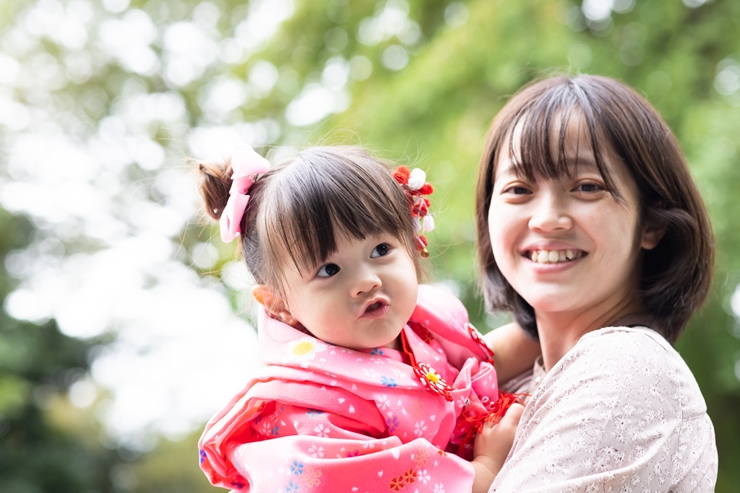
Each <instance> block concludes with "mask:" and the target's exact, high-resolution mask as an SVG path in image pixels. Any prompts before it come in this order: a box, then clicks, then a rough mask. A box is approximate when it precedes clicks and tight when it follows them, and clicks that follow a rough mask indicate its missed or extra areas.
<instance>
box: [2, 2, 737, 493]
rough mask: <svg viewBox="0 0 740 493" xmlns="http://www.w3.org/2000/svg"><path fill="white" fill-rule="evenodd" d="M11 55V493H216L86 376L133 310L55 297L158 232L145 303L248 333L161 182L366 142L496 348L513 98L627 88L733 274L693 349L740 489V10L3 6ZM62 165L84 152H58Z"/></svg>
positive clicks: (521, 5)
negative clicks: (496, 123) (424, 184)
mask: <svg viewBox="0 0 740 493" xmlns="http://www.w3.org/2000/svg"><path fill="white" fill-rule="evenodd" d="M0 36H1V39H2V41H1V43H2V44H1V45H0V49H1V51H0V136H2V139H3V145H2V147H0V159H1V161H0V166H1V167H0V205H1V206H2V208H3V209H2V210H0V256H1V257H2V260H3V262H1V263H0V300H2V302H3V307H4V310H3V311H2V312H0V324H1V325H0V491H3V492H4V493H31V492H33V493H35V492H75V493H77V492H109V491H111V492H112V491H115V492H149V491H152V492H153V491H158V492H166V491H173V492H174V491H178V492H187V491H192V492H198V491H213V489H212V488H211V487H210V486H208V485H207V482H206V481H205V479H204V478H203V476H202V475H201V473H200V472H199V470H198V468H197V459H196V457H197V453H196V447H195V442H196V440H197V436H198V434H199V430H198V429H199V428H200V427H202V424H203V423H202V419H203V418H202V417H201V418H200V421H198V420H196V422H195V423H193V422H188V423H189V424H188V425H187V426H180V427H179V428H177V429H176V430H175V431H172V430H171V429H169V430H168V429H166V427H164V428H162V429H165V431H164V432H163V431H161V429H160V428H157V427H156V426H154V427H148V428H146V430H145V433H144V435H145V436H147V437H149V438H148V439H146V440H138V441H135V440H127V439H126V438H127V436H128V435H129V434H130V433H121V432H120V431H119V432H118V433H117V434H116V432H115V431H112V430H113V428H112V425H111V419H112V418H111V417H110V414H106V412H105V410H106V409H108V408H109V407H110V406H111V404H110V403H111V402H113V401H111V399H112V396H114V395H116V388H114V387H115V385H108V386H106V382H107V380H106V377H105V376H106V375H109V373H106V372H104V371H102V370H101V371H99V372H96V371H91V368H92V369H94V368H95V365H96V364H98V365H99V363H100V361H102V359H103V358H104V356H105V355H106V354H108V353H106V352H105V351H106V348H112V347H117V346H116V344H119V345H120V343H121V340H123V339H126V337H128V336H126V337H124V336H123V335H122V334H128V333H127V332H126V331H125V329H126V328H127V327H129V326H132V325H136V323H138V322H137V320H139V319H137V318H135V317H134V318H131V317H133V316H132V315H130V314H125V315H124V314H119V315H116V317H112V316H108V317H107V318H106V317H103V318H102V319H101V321H98V322H96V323H97V325H96V326H95V327H94V328H92V329H90V326H89V320H86V318H85V317H86V314H87V313H88V311H89V312H90V313H91V314H92V313H95V307H96V306H97V307H98V308H100V307H102V308H100V309H101V310H104V311H105V310H107V312H110V311H116V310H119V308H116V309H115V310H113V309H112V308H109V307H112V306H114V305H111V304H106V303H113V302H112V301H111V300H109V299H104V300H103V301H100V300H97V301H92V300H90V301H89V303H87V304H85V303H84V301H85V298H84V297H83V298H82V301H83V302H82V303H81V304H80V303H79V301H80V300H79V299H76V300H77V302H78V304H76V305H75V304H74V303H72V302H71V301H70V299H69V298H65V297H64V296H63V295H64V294H65V292H66V291H67V290H66V289H65V288H64V286H66V284H64V283H63V282H62V283H61V284H60V282H61V281H59V278H55V279H56V280H57V281H58V282H57V284H53V285H52V286H51V287H48V286H46V284H44V283H42V282H41V281H39V279H46V278H44V277H43V276H44V273H45V272H48V271H49V269H57V270H58V271H59V272H62V271H64V272H66V274H65V275H66V276H67V278H69V279H73V280H74V279H76V276H78V277H79V276H81V274H80V273H81V272H83V271H84V267H85V264H86V263H87V262H89V261H92V260H95V259H97V258H98V257H96V256H95V255H97V254H101V253H104V252H109V251H113V250H114V248H115V247H116V245H119V244H123V243H122V242H125V241H127V240H128V239H131V238H140V237H143V236H142V235H143V233H142V232H149V233H151V231H156V232H157V234H159V236H160V237H162V238H165V239H167V241H168V242H169V244H170V246H171V248H170V249H169V250H167V249H165V250H164V251H165V255H164V257H166V258H164V259H162V258H160V259H159V260H157V261H156V262H154V261H153V263H149V264H146V263H145V264H142V265H139V266H138V267H140V268H141V269H143V270H142V272H143V274H144V275H143V277H142V279H141V280H139V281H137V283H138V284H136V285H137V286H138V288H137V289H140V290H141V293H143V296H144V297H146V296H154V295H155V294H157V293H159V292H160V291H157V289H158V287H160V288H162V289H164V288H163V286H165V287H166V286H168V284H167V282H166V280H167V279H170V278H167V277H166V276H164V275H160V274H151V272H155V271H156V272H159V270H157V269H160V267H161V265H167V266H169V267H168V269H169V270H168V272H170V271H173V269H174V270H176V271H177V272H180V271H179V270H177V269H175V268H174V267H173V266H172V264H171V263H172V262H173V261H174V262H176V263H177V265H178V266H179V267H180V268H181V269H184V270H185V271H187V272H190V273H197V275H190V276H189V275H188V274H187V273H185V274H182V273H180V274H177V275H178V276H180V277H177V276H175V279H176V281H177V282H176V284H183V283H191V284H193V285H194V286H195V285H197V286H199V288H198V289H201V288H202V290H206V291H208V290H210V291H213V292H216V293H219V294H220V295H221V296H223V297H225V299H227V300H229V302H230V305H231V307H232V310H233V311H235V312H237V313H238V316H240V317H242V318H244V316H245V315H246V313H247V312H248V309H249V306H248V303H247V302H246V299H247V295H246V285H247V284H248V281H247V282H241V283H240V282H235V281H233V278H234V274H233V272H232V273H231V274H229V271H234V270H235V269H237V270H238V267H235V265H237V264H235V262H234V254H233V250H232V248H231V247H230V246H225V245H223V244H221V242H220V240H218V239H217V235H215V230H214V229H213V228H212V227H211V226H203V225H202V223H199V222H197V220H195V219H193V218H194V215H195V211H196V209H195V207H194V206H193V205H192V204H194V203H195V197H194V194H193V191H192V187H188V186H185V187H184V188H182V187H181V188H176V187H172V186H170V185H169V184H170V183H171V181H173V180H180V181H181V182H182V180H183V179H185V181H186V182H187V180H190V178H189V177H188V175H187V169H186V167H185V166H182V164H181V163H182V160H183V158H184V157H186V156H195V157H198V158H213V157H214V156H215V157H218V156H223V155H225V154H227V153H228V152H229V151H230V149H231V147H229V146H233V144H235V143H236V142H237V141H246V142H248V143H250V144H252V145H254V146H255V147H257V149H258V150H260V151H262V152H263V153H264V154H266V155H268V157H270V159H272V160H273V161H279V160H281V159H284V158H285V156H288V155H290V154H291V153H292V152H294V151H295V149H296V148H300V147H302V146H305V145H307V144H317V143H331V144H334V143H337V144H362V145H365V146H367V147H369V148H370V149H372V150H373V151H374V152H377V153H378V154H379V155H380V156H382V157H383V158H386V159H389V160H392V161H395V162H398V163H401V164H410V165H413V166H417V167H422V168H424V169H426V170H427V171H428V175H429V179H430V181H431V182H432V183H433V184H434V185H435V195H434V197H433V198H434V209H435V214H436V224H437V229H436V230H435V232H434V234H433V235H432V237H431V250H432V252H433V258H432V259H431V265H430V269H429V271H430V272H429V278H430V280H431V281H435V282H444V283H446V284H447V285H448V286H450V287H451V288H452V289H454V290H456V291H457V292H458V294H459V295H460V296H461V298H462V299H463V300H464V301H465V303H466V305H467V307H468V308H469V310H470V313H471V317H472V319H473V321H474V322H475V323H476V325H477V326H478V327H479V328H481V329H482V330H484V331H485V330H489V329H490V328H493V327H495V326H496V325H497V324H498V323H500V322H501V321H502V320H504V318H502V317H501V316H488V315H486V314H484V313H483V311H482V308H481V306H482V303H481V301H480V298H479V297H478V296H477V294H476V287H475V286H476V285H475V277H476V268H475V265H474V245H473V240H474V222H473V218H474V216H473V197H474V183H475V177H476V172H477V166H478V160H479V158H480V153H481V150H482V147H483V141H484V136H485V133H486V130H487V127H488V125H489V124H490V121H491V119H492V118H493V116H494V115H495V114H496V112H497V111H498V110H499V109H500V108H501V107H502V106H503V104H504V103H505V102H506V100H507V97H508V96H509V95H511V94H512V93H514V92H515V91H516V90H517V89H518V88H519V87H521V86H522V85H523V84H525V83H527V82H528V81H530V80H532V79H533V78H536V77H540V76H543V75H546V74H549V73H552V72H567V73H580V72H583V73H591V74H600V75H607V76H611V77H614V78H617V79H619V80H622V81H624V82H626V83H627V84H629V85H631V86H633V87H635V88H636V89H637V90H638V91H639V92H641V93H642V94H644V95H645V96H646V97H647V99H648V100H649V101H650V102H651V103H652V104H653V105H654V106H655V107H656V108H657V109H658V110H659V111H660V113H661V114H662V115H663V117H664V118H665V119H666V121H667V122H668V124H669V125H670V126H671V128H672V129H673V130H674V131H675V133H676V135H677V137H678V139H679V141H680V142H681V145H682V147H683V149H684V151H685V153H686V156H687V158H688V161H689V163H690V166H691V170H692V173H693V175H694V177H695V178H696V180H697V182H698V184H699V187H700V189H701V191H702V193H703V196H704V198H705V200H706V203H707V206H708V207H709V210H710V213H711V216H712V219H713V224H714V228H715V232H716V236H717V244H718V248H719V257H718V262H717V270H716V278H715V282H714V289H713V292H712V295H711V297H710V299H709V301H708V303H707V304H706V307H705V308H704V309H703V310H702V311H701V312H699V313H698V314H697V315H696V316H695V317H694V318H693V320H692V321H691V323H690V326H689V328H688V329H687V331H686V333H685V335H684V336H683V337H682V338H681V339H680V341H679V342H678V344H677V348H678V350H679V351H680V352H681V354H682V355H683V357H684V358H685V360H686V362H687V363H688V365H689V366H690V367H691V369H692V371H693V372H694V374H695V375H696V378H697V380H698V382H699V385H700V387H701V389H702V392H703V393H704V396H705V397H706V400H707V405H708V408H709V414H710V416H711V417H712V420H713V422H714V425H715V429H716V433H717V444H718V448H719V454H720V472H719V480H718V484H717V491H718V492H732V491H740V469H739V468H737V464H740V413H738V411H737V410H738V409H739V408H740V324H739V323H738V316H740V294H738V290H737V287H738V284H739V283H740V235H739V234H738V231H740V200H738V197H737V193H738V192H737V191H738V190H740V153H739V152H738V146H740V3H739V2H737V1H732V0H708V1H707V0H683V2H682V1H678V0H675V1H670V2H668V1H665V0H585V1H583V3H579V2H570V1H562V0H558V1H545V0H541V1H537V0H517V1H503V0H470V1H466V2H458V1H454V2H448V1H445V0H429V1H420V0H380V1H378V0H357V1H355V0H352V1H349V0H310V1H309V0H253V1H251V2H237V1H233V0H209V1H196V0H173V1H165V0H148V1H143V0H131V1H129V0H102V1H101V2H97V1H96V2H93V1H90V0H34V1H28V0H4V1H3V2H1V3H0ZM39 135H45V136H46V138H50V139H51V140H46V141H44V140H38V139H35V137H34V136H36V137H37V136H39ZM49 136H52V137H49ZM65 146H66V147H65ZM69 146H72V148H74V149H77V150H78V151H79V150H80V149H83V152H82V153H81V154H80V153H79V152H76V151H75V152H71V153H70V152H68V153H67V154H68V155H64V152H62V151H64V150H65V149H67V150H68V148H69ZM60 149H61V151H60ZM58 151H59V152H58ZM42 161H43V162H44V163H46V164H45V165H43V166H42V165H41V164H39V162H42ZM101 163H102V164H101ZM81 167H83V168H84V171H79V169H81ZM49 176H51V179H49ZM163 176H164V177H166V179H165V180H162V179H161V177H163ZM70 177H72V178H74V180H77V181H75V182H73V181H71V180H72V178H70ZM183 177H185V178H183ZM72 183H76V184H77V185H75V186H78V185H79V184H80V183H83V184H85V185H86V186H90V187H92V188H93V189H94V190H95V191H96V193H97V192H101V193H99V195H95V196H94V197H93V196H92V195H90V193H92V192H90V193H88V192H89V190H88V189H87V188H84V187H83V188H74V186H72V185H70V184H72ZM70 186H71V187H72V188H71V189H70V188H69V187H70ZM183 190H185V191H184V192H183ZM65 192H66V193H67V195H65V194H64V193H65ZM86 194H87V195H86ZM88 196H90V197H92V198H90V197H88ZM40 197H41V198H40ZM183 197H185V198H184V199H183ZM86 198H87V199H89V200H88V201H87V202H86V201H85V200H87V199H86ZM44 201H46V202H44ZM90 210H94V212H95V214H92V213H90ZM103 213H104V214H103ZM101 214H103V215H102V216H101ZM147 221H149V222H147ZM152 221H155V222H157V225H156V227H154V226H152V224H151V222H152ZM145 222H146V224H144V223H145ZM111 230H115V231H114V232H110V231H111ZM149 233H147V234H149ZM150 236H151V235H150ZM155 243H156V242H155ZM137 255H140V256H143V255H144V254H143V253H142V254H137ZM75 259H76V260H75ZM80 259H82V260H83V261H82V263H80ZM110 261H114V260H110ZM110 261H109V262H110ZM74 262H77V263H74ZM157 262H159V263H157ZM167 262H170V263H169V264H168V263H167ZM137 265H138V264H137ZM147 269H149V270H148V271H147ZM86 275H87V274H86ZM229 276H231V277H229ZM237 277H238V276H237ZM221 278H223V279H224V281H225V284H222V283H221V281H220V279H221ZM85 279H88V278H87V277H85ZM229 279H232V282H230V281H229ZM88 280H89V279H88ZM170 281H171V279H170ZM94 282H107V283H108V284H113V285H115V284H116V282H118V281H117V280H116V279H112V278H110V277H107V278H105V277H104V279H103V280H102V281H101V280H97V281H90V283H93V284H92V288H90V289H91V291H82V293H83V294H84V293H86V292H87V293H91V292H98V291H103V292H108V290H109V288H108V287H103V285H99V286H97V287H96V285H95V284H94ZM47 284H48V283H47ZM172 284H174V282H173V283H172ZM42 285H43V286H42ZM121 285H122V286H123V283H122V284H121ZM169 285H171V284H169ZM44 286H45V287H44ZM89 287H90V286H89V285H88V288H89ZM121 289H123V287H121ZM199 293H201V291H199ZM44 296H46V298H44ZM111 296H113V297H115V294H112V295H111ZM122 298H125V297H123V296H122ZM143 299H144V298H135V300H139V301H141V300H143ZM196 300H197V298H196ZM73 301H74V300H73ZM124 301H126V302H127V303H130V302H131V298H125V299H124ZM180 302H181V303H183V304H185V303H186V301H185V300H182V299H181V300H180ZM193 304H194V305H196V306H197V303H193ZM173 306H174V308H173V309H175V310H176V309H178V308H177V304H175V305H173ZM70 307H71V308H70ZM133 307H134V304H133V303H131V304H129V305H127V306H126V308H125V309H122V311H123V312H127V311H130V310H132V309H133ZM170 308H172V307H170ZM157 309H158V308H157V306H155V307H154V308H152V310H154V311H157ZM159 309H160V310H164V308H162V307H159ZM70 310H71V312H70ZM183 310H184V308H183ZM70 313H71V314H70ZM116 313H118V311H116ZM73 315H76V318H75V316H73ZM90 316H92V315H90ZM137 316H138V315H137ZM141 316H142V317H143V315H141ZM127 317H129V318H127ZM204 319H205V320H208V319H209V314H208V313H206V314H205V315H204ZM96 320H97V319H96ZM217 322H218V321H214V322H213V324H214V325H218V323H217ZM86 324H87V325H86ZM86 328H87V329H86ZM204 330H205V327H204ZM243 330H248V329H245V328H243ZM204 334H205V336H204V337H208V332H205V333H204ZM150 345H151V344H150ZM147 347H149V346H147ZM139 352H146V351H145V350H143V349H141V348H139ZM192 363H193V364H195V362H192ZM224 364H226V363H224ZM99 366H100V365H99ZM176 370H177V368H175V369H174V370H172V371H176ZM132 371H133V370H132V368H130V367H129V368H114V370H113V373H120V374H123V373H127V372H132ZM216 371H220V372H221V373H222V374H223V373H227V372H232V373H233V370H232V369H230V367H228V366H224V367H223V368H221V367H218V368H216ZM101 375H102V376H101ZM139 378H140V383H142V384H143V380H146V379H147V376H146V372H145V373H144V376H143V378H141V377H139ZM247 378H248V375H247V374H244V375H237V376H236V379H237V380H238V381H246V379H247ZM234 390H236V389H234ZM192 392H193V391H191V393H192ZM121 395H123V394H121ZM203 399H204V400H205V399H206V397H203ZM129 404H133V406H136V407H140V408H146V407H147V406H149V405H150V404H151V402H150V401H147V400H142V401H141V402H133V403H131V402H130V403H129ZM221 404H222V403H221V402H211V403H208V406H207V407H209V408H210V410H215V409H217V408H218V407H219V406H220V405H221ZM106 406H108V407H106ZM113 421H115V420H113ZM164 421H167V419H165V420H164ZM159 435H166V436H165V437H163V438H157V437H158V436H159ZM137 436H138V435H137ZM152 437H154V438H152ZM733 465H734V466H733Z"/></svg>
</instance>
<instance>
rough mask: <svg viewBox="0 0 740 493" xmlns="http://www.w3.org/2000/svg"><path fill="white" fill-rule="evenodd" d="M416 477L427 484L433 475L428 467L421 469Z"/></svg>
mask: <svg viewBox="0 0 740 493" xmlns="http://www.w3.org/2000/svg"><path fill="white" fill-rule="evenodd" d="M416 479H418V480H419V481H421V482H422V483H423V484H427V483H428V482H429V480H430V479H432V477H431V476H430V475H429V473H428V472H427V470H426V469H423V470H422V469H419V474H417V476H416Z"/></svg>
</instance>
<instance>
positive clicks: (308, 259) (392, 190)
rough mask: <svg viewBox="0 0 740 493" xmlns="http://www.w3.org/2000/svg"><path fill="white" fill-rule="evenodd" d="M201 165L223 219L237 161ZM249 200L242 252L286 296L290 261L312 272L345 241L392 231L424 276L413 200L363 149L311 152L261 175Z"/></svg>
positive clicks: (208, 201) (210, 203) (260, 277)
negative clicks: (411, 203)
mask: <svg viewBox="0 0 740 493" xmlns="http://www.w3.org/2000/svg"><path fill="white" fill-rule="evenodd" d="M197 165H198V171H199V173H200V176H201V180H200V191H201V195H202V196H203V199H204V202H205V205H206V211H207V212H208V214H209V215H211V216H212V217H213V218H214V219H219V218H220V217H221V213H222V211H223V209H224V207H225V206H226V202H227V200H228V198H229V189H230V187H231V175H232V170H231V163H230V161H229V160H227V161H225V162H223V163H205V162H199V163H197ZM249 196H250V198H249V202H248V203H247V208H246V210H245V212H244V217H243V218H242V222H241V224H240V230H241V231H243V232H244V233H243V234H241V235H240V236H239V239H240V241H241V250H242V254H243V256H244V259H245V261H246V263H247V267H248V269H249V271H250V272H251V273H252V275H253V276H254V278H255V281H256V282H257V283H259V284H265V285H267V286H269V287H270V288H272V289H275V290H277V292H278V293H280V294H284V283H283V281H284V278H283V276H282V273H284V272H285V267H286V262H291V261H292V262H293V264H294V265H295V266H296V268H297V269H298V270H299V272H301V273H305V272H308V271H310V270H312V269H314V268H315V267H317V266H318V265H319V264H321V263H322V262H323V261H325V260H326V259H327V258H328V257H329V256H330V255H331V254H332V253H334V252H335V251H336V249H337V242H338V240H339V239H340V237H341V236H342V235H343V236H345V237H347V238H350V239H364V238H366V237H368V236H374V235H379V234H382V233H390V234H392V235H393V236H395V237H396V238H398V239H399V240H400V241H401V243H402V244H403V246H404V247H405V248H406V250H407V251H408V252H409V255H410V256H411V258H412V259H413V260H414V263H415V265H416V267H417V272H419V265H418V257H419V256H418V252H417V251H416V247H415V230H416V227H415V225H414V221H413V219H412V217H411V210H410V208H409V202H408V198H407V197H406V194H405V193H404V192H403V190H402V188H401V187H400V186H399V185H398V183H397V182H396V180H395V179H394V178H393V175H392V172H391V170H390V169H389V167H388V166H387V165H386V164H384V163H382V162H381V161H379V160H378V159H376V158H374V157H372V156H370V155H369V154H368V153H367V152H366V151H365V150H364V149H362V148H359V147H352V146H337V147H312V148H309V149H305V150H303V151H302V152H300V153H299V155H298V157H296V158H295V159H292V160H290V161H287V162H285V163H282V164H280V165H278V166H276V167H274V168H272V169H271V170H270V171H268V172H267V173H264V174H262V175H260V176H259V177H258V178H257V179H256V180H255V182H254V183H253V184H252V186H251V187H250V189H249Z"/></svg>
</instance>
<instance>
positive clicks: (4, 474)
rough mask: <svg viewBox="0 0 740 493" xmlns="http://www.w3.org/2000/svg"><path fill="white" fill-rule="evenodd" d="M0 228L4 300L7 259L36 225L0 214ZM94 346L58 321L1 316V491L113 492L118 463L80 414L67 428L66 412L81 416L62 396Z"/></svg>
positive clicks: (81, 373) (81, 372)
mask: <svg viewBox="0 0 740 493" xmlns="http://www.w3.org/2000/svg"><path fill="white" fill-rule="evenodd" d="M0 231H2V232H3V234H2V235H0V279H1V280H2V282H1V283H0V303H3V302H4V301H5V297H6V296H7V294H8V292H9V291H10V290H11V289H13V287H14V286H13V283H12V282H11V281H10V278H9V276H8V275H7V271H6V270H5V260H6V259H7V256H8V253H11V252H13V251H15V250H18V249H20V248H23V247H24V246H26V245H27V242H28V238H29V233H31V231H32V227H31V224H30V223H29V222H28V221H27V220H25V219H24V218H22V217H15V216H12V215H10V214H8V213H7V212H6V211H5V210H3V209H0ZM95 344H96V341H85V342H83V341H80V340H78V339H74V338H71V337H67V336H65V335H63V334H61V333H60V332H59V330H58V329H57V327H56V324H55V323H54V321H48V322H45V323H42V324H39V325H36V324H32V323H30V322H21V321H18V320H15V319H13V318H11V317H9V316H8V315H7V314H6V313H5V312H4V311H1V312H0V491H3V492H6V493H36V492H39V493H41V492H51V491H55V492H69V493H78V492H93V491H98V492H108V491H113V486H112V483H111V479H110V475H109V471H110V469H111V467H112V466H113V465H114V464H116V463H118V462H121V459H120V458H119V457H118V454H117V453H116V451H115V450H110V449H106V448H105V447H103V445H102V444H101V442H100V440H99V439H98V435H99V430H98V429H96V428H98V427H96V426H95V425H94V424H92V425H91V423H89V422H87V423H86V422H85V421H86V420H85V419H84V418H83V419H80V418H81V417H78V418H77V419H74V420H73V421H75V423H74V426H72V427H70V426H69V418H68V417H67V415H69V414H70V413H73V414H77V413H78V411H75V410H74V408H72V409H70V408H71V406H70V405H69V404H68V403H67V402H66V400H65V398H64V394H65V392H66V391H68V390H69V387H70V386H71V385H73V384H74V383H75V382H76V381H77V380H78V379H80V378H81V377H83V376H84V375H85V374H86V372H87V370H88V368H89V364H88V360H87V353H88V350H89V349H90V348H91V347H93V346H94V345H95ZM87 418H88V419H89V418H90V417H89V416H88V417H87ZM65 422H66V423H65Z"/></svg>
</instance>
